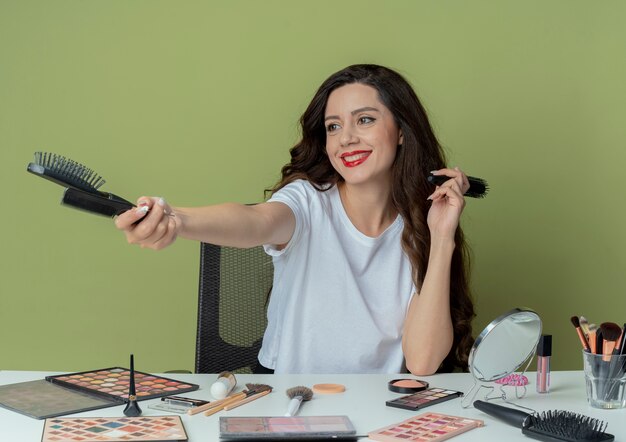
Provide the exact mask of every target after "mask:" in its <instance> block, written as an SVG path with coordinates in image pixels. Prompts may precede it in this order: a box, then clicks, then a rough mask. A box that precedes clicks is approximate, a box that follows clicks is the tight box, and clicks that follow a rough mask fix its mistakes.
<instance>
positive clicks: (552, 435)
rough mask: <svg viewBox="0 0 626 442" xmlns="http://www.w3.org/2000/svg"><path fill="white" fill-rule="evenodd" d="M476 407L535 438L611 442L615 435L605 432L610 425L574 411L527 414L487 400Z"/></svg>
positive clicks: (477, 403)
mask: <svg viewBox="0 0 626 442" xmlns="http://www.w3.org/2000/svg"><path fill="white" fill-rule="evenodd" d="M474 407H475V408H476V409H478V410H480V411H482V412H484V413H487V414H488V415H490V416H493V417H495V418H497V419H500V420H502V421H504V422H506V423H507V424H509V425H513V426H514V427H517V428H521V429H522V433H523V434H525V435H526V436H528V437H532V438H533V439H538V440H543V441H548V442H557V441H567V442H610V441H613V440H615V436H613V435H612V434H609V433H605V432H604V430H606V427H607V424H606V423H605V422H603V421H601V420H598V419H594V418H591V417H588V416H584V415H582V414H577V413H572V412H571V411H559V410H553V411H545V412H543V413H541V414H539V413H534V414H530V413H526V412H524V411H521V410H515V409H513V408H508V407H503V406H502V405H497V404H492V403H490V402H485V401H474Z"/></svg>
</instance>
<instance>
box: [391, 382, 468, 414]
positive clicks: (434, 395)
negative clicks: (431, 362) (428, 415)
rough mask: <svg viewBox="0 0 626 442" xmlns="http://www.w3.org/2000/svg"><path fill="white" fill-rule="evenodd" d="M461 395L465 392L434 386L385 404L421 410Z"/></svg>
mask: <svg viewBox="0 0 626 442" xmlns="http://www.w3.org/2000/svg"><path fill="white" fill-rule="evenodd" d="M461 396H463V393H462V392H460V391H455V390H446V389H445V388H434V387H433V388H429V389H427V390H422V391H419V392H417V393H413V394H409V395H406V396H402V397H399V398H397V399H393V400H390V401H387V402H385V405H387V406H388V407H395V408H403V409H405V410H420V409H422V408H426V407H430V406H431V405H435V404H439V403H441V402H445V401H449V400H451V399H456V398H458V397H461Z"/></svg>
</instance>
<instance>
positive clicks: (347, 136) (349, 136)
mask: <svg viewBox="0 0 626 442" xmlns="http://www.w3.org/2000/svg"><path fill="white" fill-rule="evenodd" d="M358 141H359V138H358V137H357V135H356V133H355V131H354V129H353V128H352V127H350V126H346V127H344V128H343V129H342V131H341V137H340V138H339V143H341V145H342V146H349V145H350V144H355V143H357V142H358Z"/></svg>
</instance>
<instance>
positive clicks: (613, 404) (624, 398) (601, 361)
mask: <svg viewBox="0 0 626 442" xmlns="http://www.w3.org/2000/svg"><path fill="white" fill-rule="evenodd" d="M574 318H575V317H572V323H573V324H574V325H576V324H575V321H574ZM580 318H581V319H580V320H579V323H581V324H582V319H584V317H583V316H581V317H580ZM587 328H588V331H587V333H586V334H585V333H584V332H583V333H582V334H583V336H584V337H585V339H586V340H587V343H588V346H587V347H585V345H584V342H583V340H582V338H581V337H580V332H579V331H578V330H577V333H578V334H579V339H581V344H582V346H583V352H582V356H583V365H584V373H585V382H586V386H587V388H586V390H587V401H588V402H589V404H590V405H591V406H592V407H594V408H602V409H613V408H626V354H624V339H625V338H624V329H625V328H626V324H624V327H620V326H619V325H617V324H616V323H614V322H603V323H601V324H600V326H599V327H598V326H596V325H595V324H589V326H588V327H587ZM582 329H583V327H582V325H581V330H582Z"/></svg>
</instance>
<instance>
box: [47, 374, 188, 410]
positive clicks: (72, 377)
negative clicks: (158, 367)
mask: <svg viewBox="0 0 626 442" xmlns="http://www.w3.org/2000/svg"><path fill="white" fill-rule="evenodd" d="M129 379H130V371H129V370H128V369H126V368H121V367H113V368H104V369H102V370H94V371H84V372H80V373H70V374H64V375H58V376H46V380H47V381H49V382H52V383H55V384H58V385H62V386H64V387H67V388H72V389H74V390H80V391H83V392H87V393H90V394H94V395H97V396H100V397H106V398H112V399H113V400H117V401H118V402H126V401H127V400H128V387H129ZM135 389H136V392H137V400H138V401H142V400H145V399H153V398H158V397H162V396H169V395H173V394H180V393H186V392H189V391H194V390H197V389H198V386H197V385H195V384H189V383H186V382H181V381H177V380H174V379H168V378H164V377H160V376H154V375H151V374H148V373H142V372H140V371H136V370H135Z"/></svg>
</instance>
